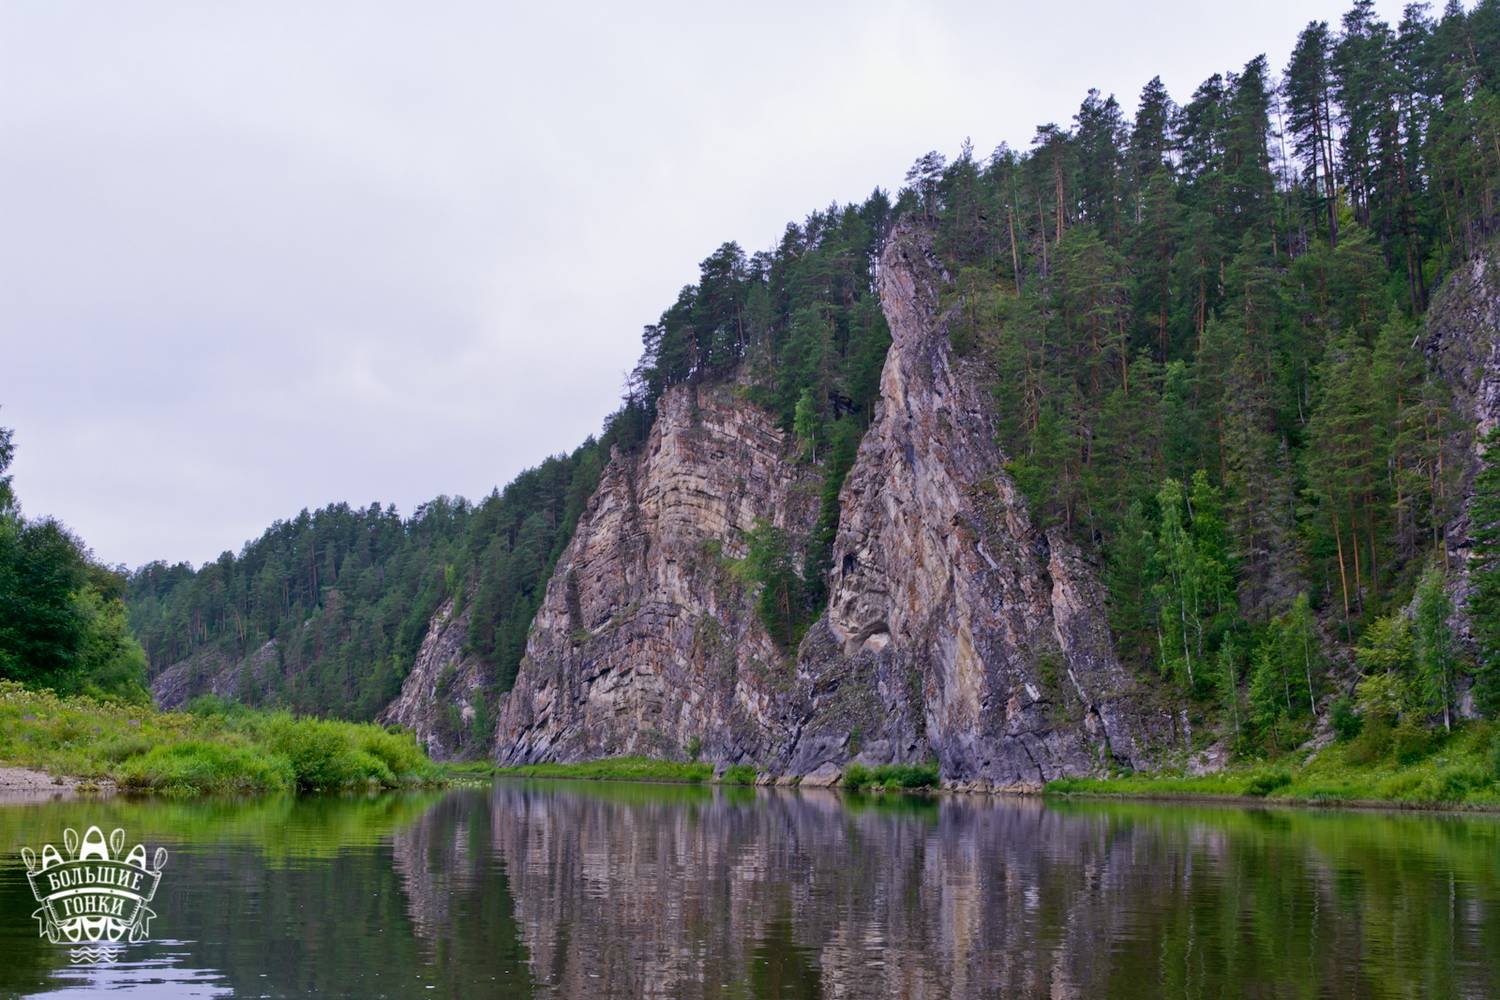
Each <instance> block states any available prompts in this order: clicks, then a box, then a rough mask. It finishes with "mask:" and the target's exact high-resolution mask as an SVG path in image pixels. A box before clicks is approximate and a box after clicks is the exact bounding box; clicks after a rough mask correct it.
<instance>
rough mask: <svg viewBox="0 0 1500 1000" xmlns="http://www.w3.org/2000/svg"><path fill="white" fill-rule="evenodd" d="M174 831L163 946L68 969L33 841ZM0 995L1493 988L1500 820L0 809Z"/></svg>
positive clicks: (161, 909) (568, 794) (1090, 809)
mask: <svg viewBox="0 0 1500 1000" xmlns="http://www.w3.org/2000/svg"><path fill="white" fill-rule="evenodd" d="M89 823H99V824H100V825H106V827H107V824H111V823H113V824H114V825H121V826H124V827H125V828H126V829H127V830H129V831H130V834H131V838H132V840H134V839H142V840H145V841H147V842H148V843H153V844H155V843H166V844H167V845H168V847H169V849H171V850H172V851H173V855H172V859H171V861H170V862H169V866H168V871H167V875H166V876H164V879H163V882H162V895H161V896H160V897H159V899H160V905H157V906H154V908H155V909H156V910H157V912H158V914H160V916H159V918H158V921H157V922H156V923H154V924H153V928H152V930H153V936H154V937H155V938H156V939H157V940H155V941H153V942H149V943H147V944H143V945H133V946H130V948H129V949H128V950H127V954H126V956H125V959H124V961H123V962H122V963H121V964H120V965H118V966H115V967H111V968H106V969H98V970H78V969H74V968H72V967H70V966H68V965H67V962H66V957H65V956H60V954H59V952H58V950H57V949H55V948H53V947H52V946H49V945H47V944H46V943H45V942H44V941H41V940H40V939H38V938H37V937H36V931H35V924H34V923H33V922H32V921H31V919H30V916H29V914H30V912H31V910H32V909H34V908H35V904H34V903H33V902H32V901H31V898H30V892H29V890H28V889H27V887H26V885H25V881H24V877H23V876H24V869H22V868H21V866H20V862H19V859H18V858H17V857H16V852H17V851H18V850H19V847H20V846H21V845H23V844H26V843H32V842H39V841H40V840H43V839H47V838H48V837H54V838H55V837H57V836H58V835H59V832H60V830H61V828H62V827H64V826H67V825H79V824H84V825H86V824H89ZM0 850H3V852H4V853H3V855H0V955H3V956H4V959H5V960H4V961H0V994H3V995H17V994H20V995H25V994H33V993H47V994H49V995H52V994H55V993H58V992H61V993H64V994H66V993H68V992H69V991H80V990H91V989H94V988H104V987H108V988H112V989H123V990H126V991H127V992H128V991H130V990H131V989H135V990H136V991H137V992H139V993H140V994H141V995H149V996H216V995H231V994H232V995H238V996H301V995H306V994H309V993H314V992H316V993H322V994H325V995H331V996H361V997H366V996H371V997H373V996H410V995H413V994H417V993H420V994H422V995H433V996H502V997H524V996H531V995H536V996H544V997H568V998H572V997H584V998H588V1000H603V998H609V997H632V998H633V997H705V998H711V997H712V998H716V997H735V998H739V997H773V996H774V997H815V996H816V997H873V996H879V997H886V996H895V997H912V998H929V997H930V998H946V997H992V996H1007V997H1009V996H1023V997H1029V996H1038V997H1041V996H1045V997H1085V996H1088V997H1093V996H1111V997H1158V996H1186V997H1213V998H1218V997H1223V996H1239V995H1251V996H1320V995H1327V996H1350V995H1358V996H1377V997H1378V996H1413V995H1421V996H1454V997H1460V996H1475V997H1479V996H1492V995H1496V994H1497V993H1500V957H1497V956H1500V873H1497V865H1500V823H1497V821H1496V820H1495V818H1492V817H1477V818H1475V817H1470V818H1461V817H1436V816H1400V815H1386V814H1373V813H1309V812H1289V811H1287V812H1282V811H1269V810H1258V811H1257V810H1241V809H1227V808H1226V809H1203V808H1198V809H1184V808H1180V807H1169V806H1144V805H1142V806H1130V805H1115V804H1073V805H1067V804H1065V805H1055V804H1054V805H1044V804H1043V803H1041V802H1039V801H1035V800H1026V801H1016V800H991V799H984V798H962V797H955V798H943V799H939V800H935V801H932V800H913V799H895V800H881V799H862V800H861V799H854V800H850V799H844V798H841V797H839V796H838V795H835V794H832V793H815V792H807V793H802V794H798V793H794V792H773V791H758V792H757V791H752V790H742V789H694V788H683V787H674V786H642V785H602V784H601V785H591V784H583V783H568V782H557V783H540V782H539V783H517V782H500V783H498V784H497V785H496V786H495V787H494V788H493V789H482V790H458V791H454V792H452V793H449V794H446V795H441V796H424V797H386V798H380V799H373V800H362V799H304V800H282V801H277V800H271V801H262V802H258V803H248V804H187V805H184V804H173V803H128V802H121V801H114V802H108V803H102V804H100V803H92V804H91V803H52V804H48V805H45V806H34V807H24V808H6V809H0Z"/></svg>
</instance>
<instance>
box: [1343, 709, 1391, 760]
mask: <svg viewBox="0 0 1500 1000" xmlns="http://www.w3.org/2000/svg"><path fill="white" fill-rule="evenodd" d="M1391 728H1392V727H1391V723H1390V720H1389V719H1387V718H1386V717H1385V716H1383V715H1369V716H1365V718H1364V722H1363V723H1362V724H1361V726H1360V733H1359V735H1358V736H1356V737H1355V738H1354V739H1353V740H1351V741H1350V743H1349V761H1350V763H1353V764H1373V763H1375V762H1376V761H1378V760H1380V759H1381V758H1383V757H1384V756H1385V755H1386V754H1388V753H1390V750H1391Z"/></svg>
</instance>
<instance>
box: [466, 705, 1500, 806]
mask: <svg viewBox="0 0 1500 1000" xmlns="http://www.w3.org/2000/svg"><path fill="white" fill-rule="evenodd" d="M1382 735H1384V736H1385V737H1387V738H1385V739H1382ZM1398 735H1399V734H1398ZM1390 737H1391V734H1389V733H1385V734H1382V733H1381V732H1380V731H1378V730H1375V729H1372V730H1371V731H1369V734H1368V735H1367V736H1365V738H1364V739H1359V738H1356V739H1355V740H1352V741H1348V742H1336V743H1333V744H1330V745H1328V746H1326V747H1324V748H1322V749H1321V750H1308V751H1304V752H1297V753H1291V754H1286V755H1283V756H1282V757H1280V758H1277V759H1275V760H1271V761H1249V762H1245V763H1239V764H1233V765H1231V766H1229V767H1227V768H1225V769H1223V770H1221V771H1216V772H1213V773H1209V774H1202V775H1190V774H1187V773H1185V772H1181V771H1178V772H1174V771H1172V770H1169V769H1164V770H1161V771H1157V772H1154V773H1144V772H1142V773H1135V774H1126V775H1119V776H1115V777H1109V778H1060V779H1056V780H1053V781H1050V782H1048V783H1047V784H1045V785H1044V786H1042V788H1041V789H1040V794H1041V795H1042V796H1044V797H1047V798H1116V799H1138V800H1143V801H1151V800H1156V801H1174V802H1238V803H1242V804H1257V803H1269V804H1277V805H1287V806H1305V807H1315V808H1316V807H1349V808H1369V807H1378V808H1396V809H1426V810H1449V811H1484V812H1500V727H1496V726H1494V725H1492V724H1491V723H1489V722H1483V721H1474V722H1469V723H1466V724H1464V725H1462V726H1460V727H1457V728H1455V729H1454V730H1453V731H1452V732H1451V733H1446V734H1444V733H1435V734H1428V735H1427V736H1426V738H1425V742H1423V743H1422V744H1421V745H1412V744H1410V743H1405V744H1404V743H1402V742H1401V741H1400V739H1398V738H1390ZM445 769H447V770H449V771H450V772H452V773H457V774H466V775H470V776H474V777H481V776H491V777H497V778H539V779H555V780H584V781H637V782H667V783H677V784H708V783H715V784H724V785H754V784H760V783H762V781H763V779H762V778H761V775H760V773H759V772H758V771H757V770H756V769H755V768H754V767H752V766H750V765H746V764H739V765H735V766H733V767H730V768H726V769H724V770H723V771H722V772H720V773H719V774H718V776H717V777H715V768H714V766H713V765H712V764H708V763H702V762H688V761H670V760H661V759H657V758H649V757H606V758H600V759H596V760H590V761H580V762H577V763H568V764H559V763H549V764H527V765H521V766H514V767H496V766H494V765H491V764H489V763H488V762H485V761H473V762H469V763H466V764H454V765H445ZM778 783H779V782H778ZM795 783H796V782H795V781H794V782H793V784H795ZM829 787H832V788H835V789H841V790H844V791H853V792H906V793H918V794H931V793H934V792H940V791H946V790H948V789H945V788H943V786H942V782H941V780H940V778H939V774H938V769H937V767H936V765H935V764H916V765H881V766H878V767H867V766H865V765H863V764H858V763H855V764H851V765H849V766H848V767H846V768H845V769H844V772H843V774H842V775H841V776H840V777H839V779H838V781H836V782H835V783H834V784H833V785H831V786H829ZM994 794H1012V795H1013V794H1035V793H1020V792H1016V791H997V792H995V793H994Z"/></svg>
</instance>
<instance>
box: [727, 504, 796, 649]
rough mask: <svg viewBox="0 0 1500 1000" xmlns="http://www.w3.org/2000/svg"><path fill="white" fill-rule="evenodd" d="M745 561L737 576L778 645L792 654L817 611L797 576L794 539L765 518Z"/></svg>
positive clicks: (749, 540) (752, 535) (749, 538)
mask: <svg viewBox="0 0 1500 1000" xmlns="http://www.w3.org/2000/svg"><path fill="white" fill-rule="evenodd" d="M745 545H746V551H745V557H744V558H743V559H741V560H739V561H738V563H737V564H736V565H735V572H736V573H737V575H738V576H739V577H740V578H741V579H742V580H744V581H745V583H746V584H748V585H749V586H750V587H751V588H752V589H753V591H754V594H755V610H756V613H757V614H758V615H759V616H760V620H761V623H762V624H763V625H765V627H766V631H767V632H768V633H770V636H771V638H772V639H773V640H775V642H776V643H777V645H779V646H780V647H781V648H782V649H783V650H785V651H787V652H791V651H793V650H795V649H796V648H797V644H798V643H799V642H801V641H802V634H803V633H804V632H805V631H806V630H807V626H808V625H809V624H810V623H811V622H812V619H813V615H814V607H813V605H812V601H811V600H810V598H809V594H808V588H807V586H806V584H805V583H804V582H803V579H802V577H801V575H800V574H799V573H798V572H797V567H796V563H795V561H794V559H793V555H792V548H791V539H790V538H789V537H788V536H787V533H786V532H785V531H783V530H782V529H781V528H778V527H777V526H776V525H774V524H772V523H771V522H770V521H767V520H765V519H764V518H757V519H756V521H755V526H754V528H752V529H751V531H750V532H749V534H747V535H746V537H745Z"/></svg>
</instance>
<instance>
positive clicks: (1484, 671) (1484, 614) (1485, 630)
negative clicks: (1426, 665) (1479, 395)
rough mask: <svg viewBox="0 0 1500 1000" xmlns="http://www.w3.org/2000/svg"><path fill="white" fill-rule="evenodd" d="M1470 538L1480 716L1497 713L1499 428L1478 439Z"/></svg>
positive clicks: (1471, 602) (1476, 696)
mask: <svg viewBox="0 0 1500 1000" xmlns="http://www.w3.org/2000/svg"><path fill="white" fill-rule="evenodd" d="M1470 518H1471V521H1472V525H1473V526H1472V528H1471V530H1470V534H1471V537H1472V538H1473V539H1474V554H1473V560H1472V562H1471V563H1470V564H1469V578H1470V580H1471V581H1472V582H1473V590H1472V592H1471V594H1470V597H1469V606H1468V612H1469V620H1470V622H1471V623H1472V625H1473V632H1474V641H1475V644H1476V645H1477V646H1478V647H1479V656H1478V659H1479V666H1478V669H1477V670H1476V671H1475V678H1474V701H1475V704H1476V705H1478V706H1479V708H1480V710H1481V711H1483V712H1484V713H1485V714H1486V715H1489V716H1492V717H1493V716H1494V715H1495V714H1496V713H1497V712H1500V429H1496V430H1493V431H1491V432H1490V433H1489V434H1488V436H1486V437H1485V439H1484V460H1483V463H1482V464H1481V466H1480V470H1479V474H1478V475H1477V476H1475V477H1474V500H1473V503H1472V505H1471V506H1470Z"/></svg>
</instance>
